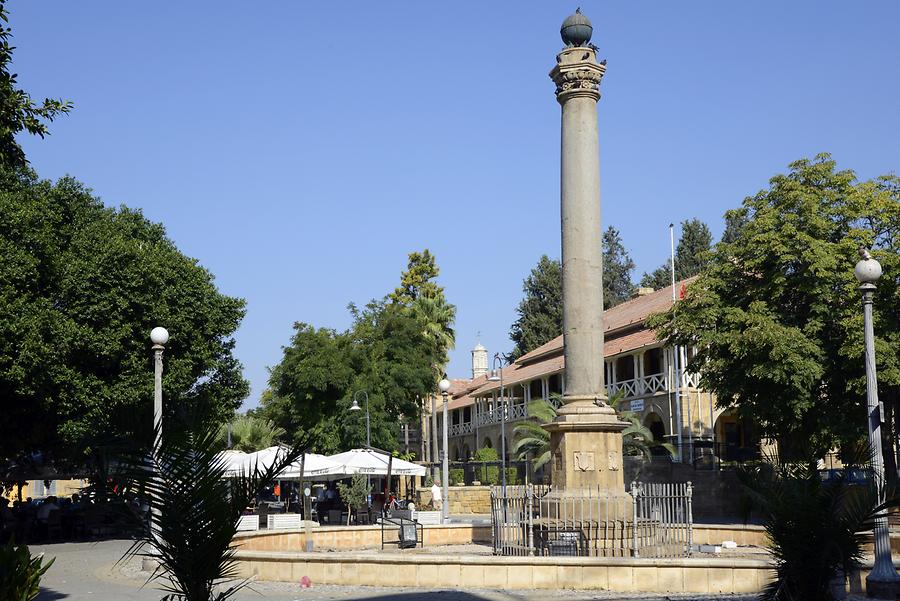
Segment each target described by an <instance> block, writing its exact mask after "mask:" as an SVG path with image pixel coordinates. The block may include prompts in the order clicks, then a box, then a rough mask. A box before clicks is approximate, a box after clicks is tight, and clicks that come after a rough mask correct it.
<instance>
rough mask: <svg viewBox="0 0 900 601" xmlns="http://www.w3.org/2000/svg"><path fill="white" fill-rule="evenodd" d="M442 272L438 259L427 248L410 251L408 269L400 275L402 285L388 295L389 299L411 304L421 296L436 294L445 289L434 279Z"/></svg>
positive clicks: (407, 304) (406, 304) (401, 303)
mask: <svg viewBox="0 0 900 601" xmlns="http://www.w3.org/2000/svg"><path fill="white" fill-rule="evenodd" d="M439 274H440V269H438V266H437V261H436V260H435V258H434V255H432V254H431V251H430V250H428V249H427V248H426V249H425V250H423V251H422V252H411V253H409V261H408V262H407V264H406V271H404V272H403V274H402V275H401V276H400V285H399V286H398V287H397V288H396V289H395V290H394V291H393V292H391V293H390V294H389V295H388V300H390V301H391V302H393V303H397V304H400V305H404V306H409V305H411V304H412V302H413V301H414V300H416V299H417V298H419V297H420V296H423V295H424V296H436V295H437V293H438V292H439V291H441V292H442V291H443V289H442V288H440V286H438V284H437V283H436V282H434V281H433V280H434V279H435V278H436V277H437V276H438V275H439Z"/></svg>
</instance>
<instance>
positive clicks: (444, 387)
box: [438, 378, 450, 524]
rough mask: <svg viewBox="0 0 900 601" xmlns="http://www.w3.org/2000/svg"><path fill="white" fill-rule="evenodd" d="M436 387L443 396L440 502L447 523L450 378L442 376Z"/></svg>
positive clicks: (442, 514) (448, 510)
mask: <svg viewBox="0 0 900 601" xmlns="http://www.w3.org/2000/svg"><path fill="white" fill-rule="evenodd" d="M438 388H440V389H441V396H442V397H444V423H443V428H442V429H443V431H444V432H443V439H444V445H443V448H442V449H441V471H442V472H443V476H442V477H441V488H442V489H443V490H442V492H443V497H444V500H443V502H442V503H441V523H443V524H447V523H449V522H450V490H449V489H448V488H447V487H448V486H449V483H450V464H449V463H448V461H449V457H448V453H447V396H448V395H447V392H448V391H449V390H450V380H448V379H447V378H444V379H443V380H441V381H440V382H438Z"/></svg>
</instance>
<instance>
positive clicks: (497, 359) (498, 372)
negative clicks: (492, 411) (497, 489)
mask: <svg viewBox="0 0 900 601" xmlns="http://www.w3.org/2000/svg"><path fill="white" fill-rule="evenodd" d="M498 364H499V365H500V369H497V365H498ZM488 380H489V381H491V382H500V474H501V479H500V486H501V490H502V491H503V498H504V499H505V498H506V399H505V390H504V388H503V358H502V357H501V356H500V353H495V354H494V360H493V362H492V363H491V377H490V378H488Z"/></svg>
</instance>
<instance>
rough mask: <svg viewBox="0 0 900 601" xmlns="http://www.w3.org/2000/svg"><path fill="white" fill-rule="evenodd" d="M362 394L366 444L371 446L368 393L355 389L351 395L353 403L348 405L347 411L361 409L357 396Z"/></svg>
mask: <svg viewBox="0 0 900 601" xmlns="http://www.w3.org/2000/svg"><path fill="white" fill-rule="evenodd" d="M360 394H362V395H363V396H364V397H365V399H366V446H367V447H371V446H372V428H371V426H370V425H369V393H368V392H366V391H365V390H357V391H356V393H355V394H354V395H353V404H352V405H350V409H349V411H362V408H361V407H360V406H359V401H358V400H357V398H358V397H359V395H360Z"/></svg>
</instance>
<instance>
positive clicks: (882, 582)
mask: <svg viewBox="0 0 900 601" xmlns="http://www.w3.org/2000/svg"><path fill="white" fill-rule="evenodd" d="M859 254H860V256H861V257H862V259H861V260H860V261H859V263H857V264H856V267H855V268H854V269H853V275H855V276H856V279H857V280H858V281H859V290H860V292H862V301H863V321H864V322H865V326H864V327H865V344H866V351H865V358H866V415H867V417H868V419H867V422H868V424H867V425H868V430H869V449H870V452H871V453H872V456H871V463H872V472H873V477H874V478H875V485H876V486H877V487H878V502H879V504H881V503H883V502H884V464H883V463H882V457H881V423H882V422H883V421H884V416H883V415H882V412H881V405H880V404H879V402H878V375H877V372H876V369H875V333H874V327H873V325H872V302H873V298H874V296H875V288H876V286H875V282H877V281H878V278H880V277H881V264H880V263H879V262H878V261H876V260H875V259H873V258H872V255H871V253H869V251H867V250H866V249H864V248H860V249H859ZM866 591H867V593H868V595H869V596H870V597H879V598H884V599H888V598H889V599H893V598H895V597H896V595H897V593H898V591H900V575H898V574H897V571H896V570H895V569H894V563H893V561H892V560H891V542H890V530H889V529H888V520H887V515H886V514H885V513H884V512H883V511H882V512H880V513H879V516H878V517H877V518H875V565H874V566H873V568H872V571H871V573H869V575H868V576H867V577H866Z"/></svg>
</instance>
